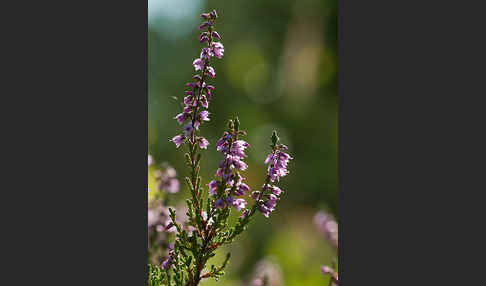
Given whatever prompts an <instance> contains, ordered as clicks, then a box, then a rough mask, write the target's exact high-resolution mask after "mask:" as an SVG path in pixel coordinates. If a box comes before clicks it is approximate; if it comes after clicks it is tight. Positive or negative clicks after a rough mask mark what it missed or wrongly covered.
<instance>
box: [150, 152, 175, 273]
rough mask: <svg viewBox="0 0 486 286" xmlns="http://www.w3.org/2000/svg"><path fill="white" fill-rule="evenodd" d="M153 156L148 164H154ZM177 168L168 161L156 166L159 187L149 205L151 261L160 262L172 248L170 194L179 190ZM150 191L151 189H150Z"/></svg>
mask: <svg viewBox="0 0 486 286" xmlns="http://www.w3.org/2000/svg"><path fill="white" fill-rule="evenodd" d="M153 161H154V160H153V158H152V156H150V155H149V156H148V165H149V166H150V165H152V164H153V163H154V162H153ZM176 175H177V173H176V171H175V169H174V168H173V167H172V166H170V165H169V164H167V163H164V164H162V165H161V166H160V168H159V167H156V169H155V171H154V176H155V179H156V181H157V189H156V190H152V192H154V195H153V199H152V200H151V201H150V203H149V205H148V213H147V227H148V240H149V241H148V259H149V262H150V263H153V264H158V262H159V261H160V260H161V259H162V258H163V257H166V256H167V252H168V250H169V249H170V248H171V245H170V243H169V238H170V235H171V233H173V231H174V229H166V226H167V225H168V224H169V223H170V217H169V207H168V204H169V201H170V194H174V193H177V192H179V180H178V179H177V177H176ZM149 192H150V190H149Z"/></svg>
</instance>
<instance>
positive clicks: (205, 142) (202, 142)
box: [197, 137, 209, 149]
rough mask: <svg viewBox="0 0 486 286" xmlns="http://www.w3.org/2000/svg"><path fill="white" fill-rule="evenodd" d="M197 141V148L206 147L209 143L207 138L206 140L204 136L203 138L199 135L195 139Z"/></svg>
mask: <svg viewBox="0 0 486 286" xmlns="http://www.w3.org/2000/svg"><path fill="white" fill-rule="evenodd" d="M197 143H198V144H199V148H201V149H207V148H208V145H209V142H208V140H206V138H204V137H199V138H198V139H197Z"/></svg>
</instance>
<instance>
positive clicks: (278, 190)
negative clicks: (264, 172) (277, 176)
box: [269, 186, 283, 196]
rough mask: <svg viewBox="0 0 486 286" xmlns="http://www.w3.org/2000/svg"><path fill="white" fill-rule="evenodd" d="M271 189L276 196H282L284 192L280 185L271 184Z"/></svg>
mask: <svg viewBox="0 0 486 286" xmlns="http://www.w3.org/2000/svg"><path fill="white" fill-rule="evenodd" d="M269 187H270V189H271V190H272V193H273V194H274V195H276V196H280V194H281V193H282V192H283V191H282V190H281V189H280V188H279V187H277V186H269Z"/></svg>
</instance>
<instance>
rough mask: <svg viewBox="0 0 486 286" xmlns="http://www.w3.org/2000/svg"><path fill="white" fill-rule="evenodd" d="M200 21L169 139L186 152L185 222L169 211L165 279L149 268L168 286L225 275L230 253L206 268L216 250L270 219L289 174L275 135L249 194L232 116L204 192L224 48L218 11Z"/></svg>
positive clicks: (190, 285) (242, 147)
mask: <svg viewBox="0 0 486 286" xmlns="http://www.w3.org/2000/svg"><path fill="white" fill-rule="evenodd" d="M201 17H202V18H203V19H204V22H203V23H202V24H201V25H200V26H199V27H198V29H199V30H201V31H202V32H201V34H200V35H199V37H198V40H199V42H200V43H202V44H204V45H205V46H204V47H203V48H202V50H201V53H200V55H199V57H198V58H196V59H195V60H193V62H192V65H193V67H194V69H195V71H196V72H197V74H196V75H194V76H193V79H194V81H193V82H189V83H187V84H186V86H187V87H188V88H189V90H186V91H185V97H184V100H183V104H182V108H183V111H182V112H181V113H179V114H177V115H176V116H175V117H174V119H175V120H176V121H177V122H178V123H179V124H180V125H183V131H182V133H181V134H178V135H176V136H174V137H173V138H172V139H171V140H170V141H172V142H173V143H174V144H175V146H176V148H177V149H179V148H180V149H182V148H186V149H187V152H186V153H185V154H184V156H185V160H186V163H187V165H188V167H189V169H190V175H189V176H188V177H186V178H185V183H186V185H187V187H188V189H189V191H190V194H191V197H190V198H189V199H187V200H186V205H187V212H186V214H185V215H186V217H187V219H185V220H183V221H181V220H180V219H178V215H177V214H176V211H175V210H174V209H173V208H169V217H170V222H169V223H168V224H167V225H166V226H165V228H164V229H165V230H170V229H173V230H174V233H175V241H174V243H173V244H169V245H170V247H171V248H170V251H169V253H168V256H167V257H166V258H165V260H163V262H162V264H161V269H162V270H163V271H162V272H163V274H162V275H159V274H160V272H159V270H158V269H159V268H157V266H151V268H150V269H151V271H152V272H153V273H152V274H153V277H157V279H159V278H160V277H162V276H163V277H162V281H164V282H163V285H169V286H170V285H181V286H182V285H185V286H186V285H187V286H196V285H198V284H199V283H200V281H201V280H203V279H206V278H214V279H216V280H218V279H219V278H220V277H221V276H222V275H224V269H225V267H226V266H227V264H228V261H229V259H230V253H227V254H226V258H225V260H224V262H223V263H222V264H221V265H218V266H216V265H211V266H209V265H208V263H209V260H210V259H211V258H212V257H214V256H215V255H216V253H215V251H216V250H217V249H218V248H219V247H221V246H223V245H225V244H229V243H232V242H233V241H234V240H235V239H236V238H237V237H238V236H239V235H240V234H241V233H242V232H244V231H245V230H246V229H247V227H248V224H249V223H250V221H251V219H252V217H253V216H254V215H255V214H256V213H257V212H260V213H261V214H263V216H265V217H267V218H268V217H269V215H270V213H272V212H273V211H274V210H275V207H276V205H277V201H278V200H279V199H280V197H281V195H282V193H283V191H282V190H281V189H280V188H279V187H278V186H277V185H276V184H277V183H278V182H279V181H280V178H281V177H284V176H286V175H287V174H288V173H289V171H288V170H287V165H288V162H289V161H290V160H291V159H292V157H291V156H290V155H289V154H287V153H285V152H284V151H286V150H287V149H288V148H287V146H285V145H283V144H281V143H280V139H279V137H278V136H277V133H276V132H275V131H274V132H273V134H272V135H271V140H270V141H271V144H270V154H268V156H267V158H266V159H265V160H264V163H265V164H267V165H268V167H267V173H266V179H265V181H264V183H263V185H262V187H261V188H260V189H259V190H257V191H253V192H252V191H251V188H250V186H249V185H248V184H246V179H245V178H244V173H243V172H244V171H245V170H247V168H248V165H247V163H245V162H244V159H245V158H246V156H247V155H246V153H245V152H246V150H247V149H248V148H250V144H249V143H248V142H246V141H244V140H242V139H241V138H242V137H243V136H245V135H246V132H245V131H243V130H242V129H241V124H240V121H239V119H238V117H235V118H233V119H231V120H229V121H228V125H227V129H226V130H225V131H224V132H223V135H222V137H221V138H220V139H219V140H218V141H217V142H216V144H215V145H216V146H215V147H216V150H217V151H218V152H220V153H221V155H222V159H221V161H220V162H219V165H218V166H217V168H215V169H216V172H215V176H214V179H213V180H210V181H209V182H208V183H207V187H208V188H207V191H206V190H205V188H204V186H205V185H206V184H204V183H202V178H201V177H200V176H199V173H200V169H201V165H200V162H201V157H202V153H201V151H202V150H203V149H207V148H208V146H209V145H210V142H209V141H208V140H207V139H206V138H204V137H203V136H201V134H200V127H201V125H202V124H204V123H205V122H208V121H210V118H209V115H210V114H209V112H208V110H207V109H208V107H209V103H210V102H211V101H212V100H213V97H214V90H215V87H214V86H212V85H210V84H209V80H210V79H212V78H214V77H215V76H216V72H215V69H214V68H213V67H212V66H211V60H212V59H214V58H218V59H221V58H222V57H223V53H224V46H223V44H222V43H221V42H220V41H221V40H222V37H221V36H220V35H219V33H218V32H217V31H215V21H216V19H217V18H218V15H217V14H216V11H215V10H213V11H211V12H210V13H203V14H201ZM262 159H263V158H262ZM245 197H246V199H245ZM249 197H251V199H252V201H253V204H252V206H251V207H248V202H247V200H248V199H249ZM232 212H237V213H238V215H239V218H238V219H237V221H236V222H235V223H230V222H229V217H230V214H231V213H232ZM153 269H156V270H153ZM152 274H151V275H152ZM151 277H152V276H151ZM159 280H160V279H159ZM154 285H155V284H154Z"/></svg>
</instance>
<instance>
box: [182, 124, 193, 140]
mask: <svg viewBox="0 0 486 286" xmlns="http://www.w3.org/2000/svg"><path fill="white" fill-rule="evenodd" d="M193 130H194V129H193V128H192V124H191V123H190V122H189V123H187V124H186V125H184V136H186V137H189V135H191V133H192V131H193Z"/></svg>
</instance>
